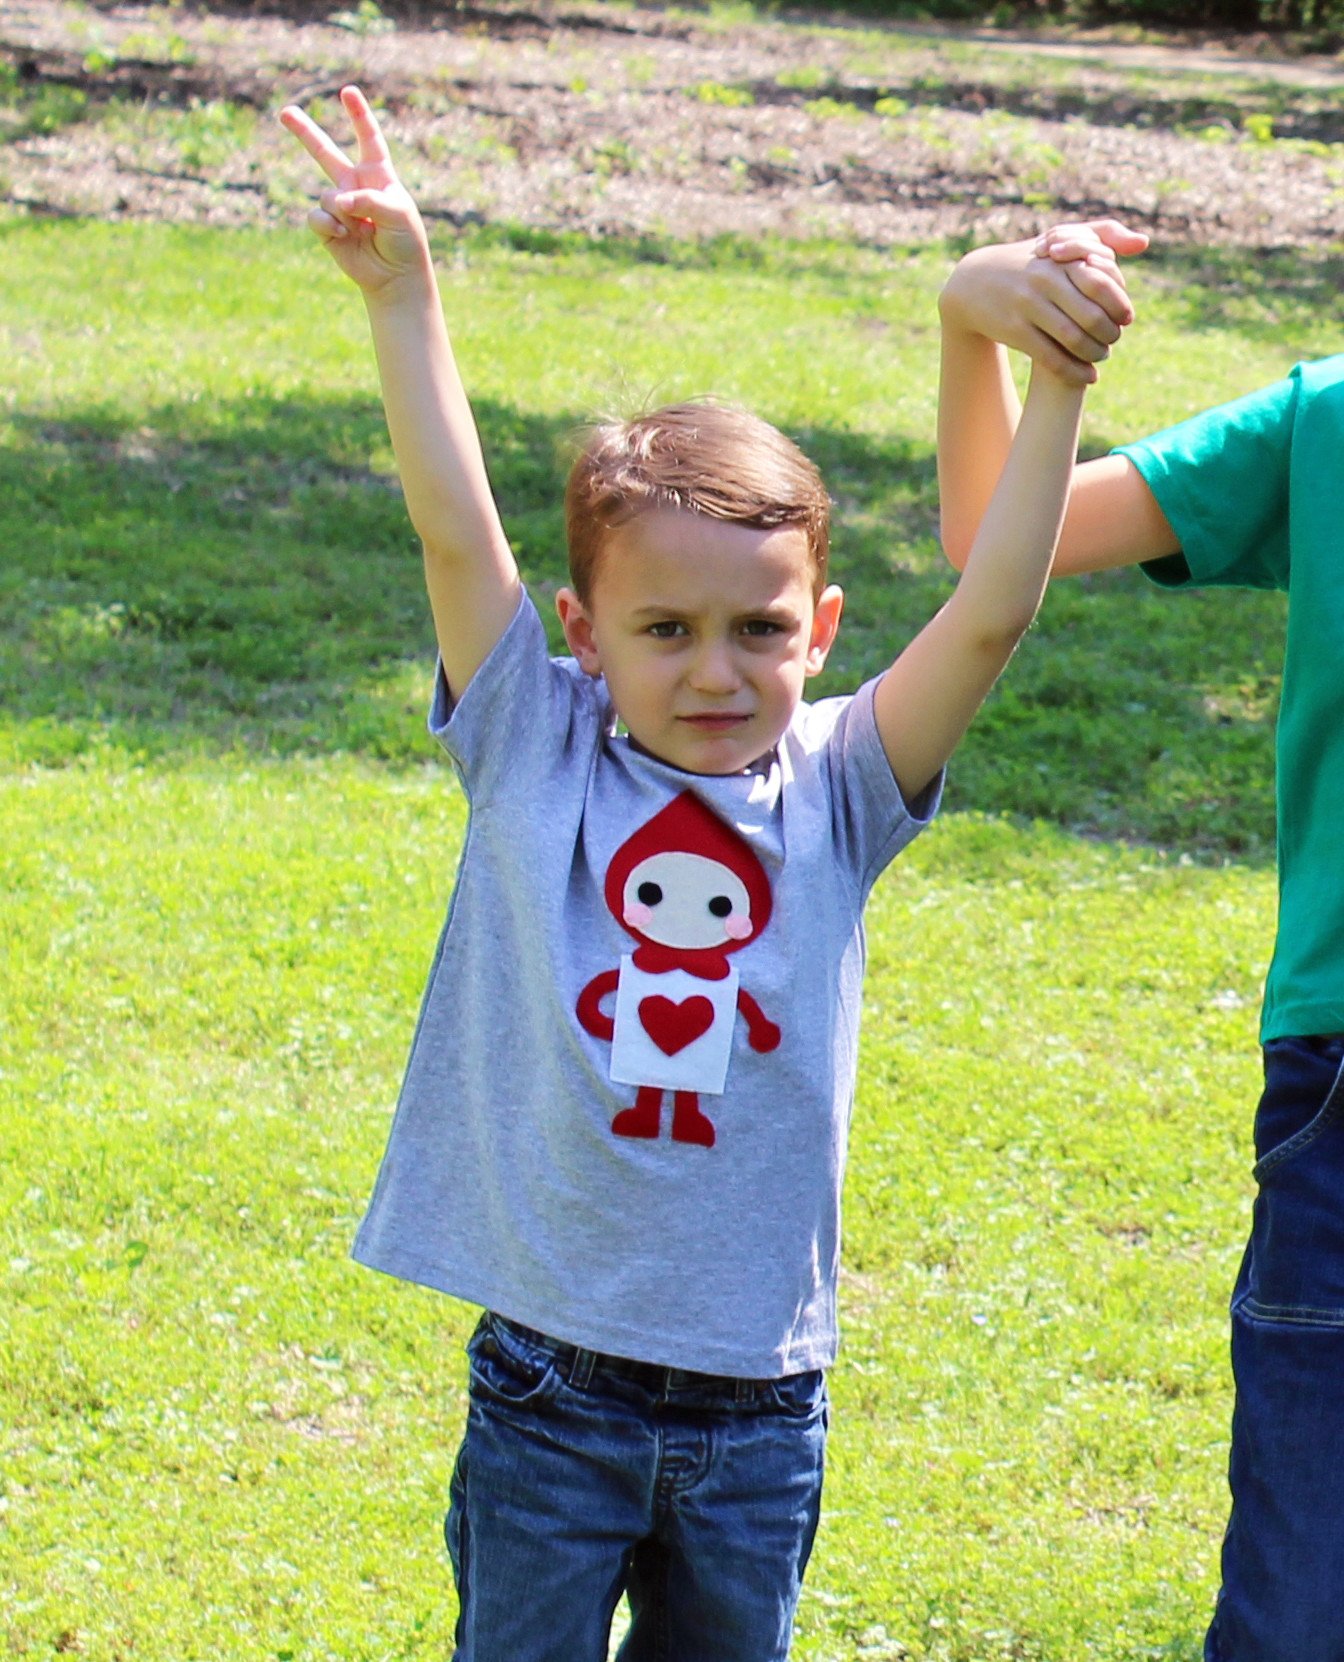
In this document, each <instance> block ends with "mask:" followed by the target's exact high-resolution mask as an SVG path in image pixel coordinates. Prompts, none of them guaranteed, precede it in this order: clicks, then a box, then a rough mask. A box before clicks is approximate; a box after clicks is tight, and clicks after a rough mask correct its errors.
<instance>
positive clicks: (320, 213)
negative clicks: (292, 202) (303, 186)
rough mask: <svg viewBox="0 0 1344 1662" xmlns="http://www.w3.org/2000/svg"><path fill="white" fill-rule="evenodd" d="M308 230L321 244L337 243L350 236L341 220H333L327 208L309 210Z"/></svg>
mask: <svg viewBox="0 0 1344 1662" xmlns="http://www.w3.org/2000/svg"><path fill="white" fill-rule="evenodd" d="M308 229H309V230H310V231H311V232H312V233H313V235H314V236H315V237H316V238H317V239H318V241H319V242H337V241H339V240H340V239H341V238H344V237H348V236H349V234H350V233H349V231H347V230H346V228H345V226H344V225H342V224H341V222H340V220H339V219H335V218H333V216H332V215H331V214H329V213H328V212H327V211H326V209H325V208H311V209H310V210H309V212H308Z"/></svg>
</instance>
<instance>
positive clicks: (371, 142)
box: [341, 86, 392, 167]
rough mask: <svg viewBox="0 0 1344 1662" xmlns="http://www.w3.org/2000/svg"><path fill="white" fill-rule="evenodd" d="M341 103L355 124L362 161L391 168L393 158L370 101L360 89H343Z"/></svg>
mask: <svg viewBox="0 0 1344 1662" xmlns="http://www.w3.org/2000/svg"><path fill="white" fill-rule="evenodd" d="M341 103H342V104H343V105H344V107H345V113H346V114H347V115H348V116H349V117H350V120H351V121H352V122H353V123H354V128H355V139H356V141H357V142H358V144H359V159H360V161H361V162H382V163H383V165H384V166H386V167H390V166H391V165H392V157H391V155H390V154H389V153H388V148H387V140H386V139H385V138H384V137H383V130H382V128H381V127H380V126H379V125H378V118H377V116H375V115H374V113H373V111H372V110H371V109H370V108H369V101H368V99H367V98H365V96H364V94H363V93H362V92H361V91H360V90H359V88H358V87H355V86H350V87H342V88H341Z"/></svg>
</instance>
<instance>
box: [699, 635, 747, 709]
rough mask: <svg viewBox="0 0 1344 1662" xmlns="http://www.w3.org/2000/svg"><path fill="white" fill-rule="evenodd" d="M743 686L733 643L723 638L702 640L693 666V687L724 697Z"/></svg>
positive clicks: (716, 637)
mask: <svg viewBox="0 0 1344 1662" xmlns="http://www.w3.org/2000/svg"><path fill="white" fill-rule="evenodd" d="M741 684H742V677H741V675H740V673H739V672H738V667H737V654H736V653H735V652H734V650H733V643H732V642H731V641H730V640H727V639H724V638H723V637H721V636H715V637H713V638H709V639H704V640H702V641H701V642H700V643H699V645H698V647H697V649H696V653H695V659H694V661H693V663H692V665H691V685H692V686H693V687H694V688H695V689H696V691H697V692H702V693H706V694H711V695H713V696H715V697H723V696H724V695H725V694H728V693H733V692H736V691H737V689H738V687H739V686H741Z"/></svg>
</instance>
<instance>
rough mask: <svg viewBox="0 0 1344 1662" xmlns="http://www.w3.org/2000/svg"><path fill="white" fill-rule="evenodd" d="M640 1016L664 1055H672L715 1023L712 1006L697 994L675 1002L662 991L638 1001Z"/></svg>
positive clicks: (691, 1042)
mask: <svg viewBox="0 0 1344 1662" xmlns="http://www.w3.org/2000/svg"><path fill="white" fill-rule="evenodd" d="M639 1019H640V1021H641V1022H642V1023H643V1025H644V1031H645V1032H646V1033H647V1034H648V1035H649V1037H650V1038H651V1039H652V1040H653V1042H654V1044H656V1045H657V1046H658V1048H659V1050H661V1051H662V1053H663V1055H664V1056H675V1055H676V1054H677V1052H678V1051H679V1050H685V1048H686V1046H687V1045H689V1044H694V1043H695V1041H696V1040H697V1039H698V1038H699V1037H700V1035H701V1034H702V1033H708V1032H709V1030H710V1028H711V1027H713V1025H714V1006H713V1005H712V1004H711V1003H710V1001H709V1000H708V999H707V998H704V997H702V996H701V994H699V993H697V994H695V996H694V997H693V998H684V999H683V1000H682V1001H681V1003H680V1004H675V1003H673V1001H672V1000H671V999H670V998H664V997H663V995H662V994H661V993H655V994H654V995H653V996H652V998H641V999H640V1001H639Z"/></svg>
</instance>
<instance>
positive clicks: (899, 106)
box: [873, 93, 910, 118]
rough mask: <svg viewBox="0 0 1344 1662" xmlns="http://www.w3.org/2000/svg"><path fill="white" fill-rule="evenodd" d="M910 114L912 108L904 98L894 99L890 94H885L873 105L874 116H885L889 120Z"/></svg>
mask: <svg viewBox="0 0 1344 1662" xmlns="http://www.w3.org/2000/svg"><path fill="white" fill-rule="evenodd" d="M909 112H910V106H909V104H907V103H906V101H905V99H904V98H893V97H891V95H890V94H889V93H883V95H882V97H881V98H879V99H878V101H877V102H876V103H875V104H874V105H873V114H874V115H880V116H885V117H887V118H891V117H894V116H901V115H908V114H909Z"/></svg>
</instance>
